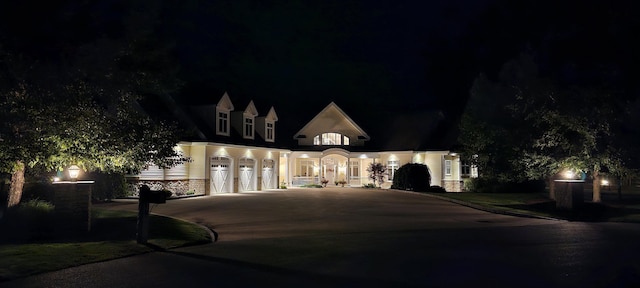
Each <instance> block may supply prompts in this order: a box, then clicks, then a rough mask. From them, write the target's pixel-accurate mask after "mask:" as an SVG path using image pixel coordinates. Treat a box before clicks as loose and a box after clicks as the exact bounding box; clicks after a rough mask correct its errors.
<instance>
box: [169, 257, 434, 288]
mask: <svg viewBox="0 0 640 288" xmlns="http://www.w3.org/2000/svg"><path fill="white" fill-rule="evenodd" d="M165 253H170V254H174V255H179V256H183V257H190V258H194V259H199V260H203V261H208V262H216V263H222V264H226V265H230V266H236V267H239V268H248V269H253V270H257V271H262V272H267V273H272V274H277V275H282V276H285V277H286V278H287V279H288V280H287V282H289V283H304V287H422V286H415V285H410V284H407V283H399V282H394V281H389V280H381V279H375V277H372V278H355V277H345V276H335V275H325V274H320V273H313V272H308V271H301V270H295V269H288V268H282V267H277V266H271V265H265V264H259V263H252V262H246V261H241V260H234V259H228V258H222V257H212V256H206V255H199V254H191V253H186V252H179V251H167V252H165ZM217 284H218V285H223V284H230V283H217ZM284 287H288V285H285V286H284Z"/></svg>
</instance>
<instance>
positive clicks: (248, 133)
mask: <svg viewBox="0 0 640 288" xmlns="http://www.w3.org/2000/svg"><path fill="white" fill-rule="evenodd" d="M243 134H244V138H248V139H253V118H250V117H245V118H244V133H243Z"/></svg>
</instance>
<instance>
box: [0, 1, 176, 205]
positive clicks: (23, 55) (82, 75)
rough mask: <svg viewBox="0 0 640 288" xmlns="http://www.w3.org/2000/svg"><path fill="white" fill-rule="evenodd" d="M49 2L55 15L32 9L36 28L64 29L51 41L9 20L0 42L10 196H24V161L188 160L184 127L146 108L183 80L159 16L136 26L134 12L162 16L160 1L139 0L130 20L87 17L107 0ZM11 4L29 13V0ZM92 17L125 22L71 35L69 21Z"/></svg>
mask: <svg viewBox="0 0 640 288" xmlns="http://www.w3.org/2000/svg"><path fill="white" fill-rule="evenodd" d="M5 4H6V3H5ZM50 4H51V5H52V7H50V8H51V10H52V11H49V12H50V13H51V15H54V16H50V15H49V14H47V15H49V16H43V17H45V18H44V19H35V18H32V17H30V16H28V15H27V14H25V15H24V16H25V17H26V19H29V20H32V22H30V26H29V29H35V30H36V31H32V32H34V33H35V34H41V33H42V31H41V30H49V29H50V28H51V31H53V32H51V33H54V34H55V33H58V34H57V35H49V36H48V37H46V38H47V39H48V40H49V41H51V42H50V43H46V46H39V47H34V45H36V44H41V43H38V41H41V39H40V38H37V40H30V39H25V38H24V36H23V35H22V34H20V33H13V32H12V31H7V30H0V39H3V40H6V41H5V43H8V45H7V46H5V47H0V81H2V82H1V83H0V111H3V113H2V114H0V135H2V136H1V137H2V141H0V171H3V172H9V173H11V183H10V191H9V201H8V203H7V204H8V206H13V205H16V204H18V203H19V201H20V198H21V194H22V187H23V184H24V181H25V179H24V175H25V169H30V168H38V169H42V170H45V171H56V170H58V171H60V170H62V169H63V168H64V167H67V166H69V165H71V164H77V165H79V166H80V167H82V168H83V169H85V170H87V171H93V170H100V171H107V172H119V173H124V172H131V171H137V170H139V169H141V168H143V167H144V166H145V165H147V164H148V163H149V162H153V163H155V164H157V165H159V166H160V167H169V166H171V165H173V164H175V163H176V162H180V161H182V160H183V159H180V157H179V155H178V154H177V153H176V152H175V151H174V150H173V148H174V147H175V144H176V143H177V142H178V140H179V134H178V130H177V129H176V127H175V126H174V125H173V124H171V123H170V122H167V121H162V120H161V119H159V118H154V117H152V116H153V115H148V114H146V113H145V112H144V111H143V109H142V108H141V107H140V105H139V103H140V102H139V101H140V100H141V99H143V98H145V97H153V96H154V95H158V94H165V93H170V92H171V91H173V90H174V89H175V88H176V87H177V85H176V83H177V81H176V79H175V76H172V75H173V74H174V72H175V68H174V67H176V65H172V63H170V62H168V61H167V59H172V58H171V57H170V54H168V52H170V51H169V47H168V46H167V45H150V44H152V43H153V42H158V41H157V39H156V38H155V36H154V34H153V33H152V32H153V26H149V25H146V26H144V25H143V26H136V27H131V26H127V25H133V24H136V23H137V24H136V25H138V24H140V21H133V19H141V18H144V17H146V16H150V17H152V18H153V17H154V15H155V14H154V13H156V12H157V9H147V10H142V11H145V12H144V13H143V14H141V13H140V11H141V9H139V8H140V7H137V6H135V5H134V4H131V6H127V7H128V9H129V10H127V11H126V12H127V13H124V14H125V15H128V16H127V17H123V18H122V19H120V21H121V22H119V23H111V24H109V23H107V24H104V23H103V22H101V21H102V20H105V19H104V18H101V17H97V19H91V20H87V19H86V18H84V17H82V15H83V14H82V13H83V12H84V9H92V8H95V7H88V6H91V5H98V6H99V5H100V4H99V3H84V4H80V5H79V6H68V5H61V4H53V3H50ZM147 4H152V3H151V2H149V3H147ZM6 5H9V4H6ZM6 5H4V4H3V7H1V8H8V7H4V6H6ZM16 5H17V4H16ZM69 7H71V8H69ZM9 8H16V9H13V10H12V9H8V10H6V9H0V10H3V11H14V12H15V11H18V12H20V11H22V12H23V13H26V12H25V11H23V10H21V9H20V8H21V7H9ZM22 8H24V7H22ZM147 8H154V7H153V6H150V7H147ZM69 9H71V11H69ZM18 14H20V13H18ZM61 15H64V17H62V16H61ZM69 15H71V16H73V15H75V16H77V17H71V16H69ZM57 16H61V17H59V18H56V17H57ZM156 16H157V15H156ZM0 18H3V17H0ZM50 18H53V19H50ZM3 19H4V18H3ZM10 19H13V18H11V17H8V18H7V19H4V20H5V21H9V20H10ZM61 19H62V20H61ZM69 19H72V20H69ZM77 19H80V20H77ZM76 20H77V21H78V22H76ZM83 21H89V22H91V21H95V22H91V23H84V22H83ZM79 22H81V23H79ZM127 23H133V24H127ZM148 23H154V22H153V21H149V22H148ZM89 24H91V25H95V26H98V27H99V28H104V29H105V30H109V29H115V30H118V29H116V28H118V27H120V30H118V31H119V32H117V33H115V32H114V34H115V35H106V36H105V35H104V34H101V33H96V31H80V32H84V33H79V34H78V35H76V34H74V33H71V34H72V35H73V38H69V37H70V36H69V35H68V33H69V32H70V31H68V30H65V29H62V28H66V27H73V29H84V28H85V27H86V25H89ZM48 25H52V26H53V27H48ZM69 25H70V26H69ZM91 25H89V27H93V26H91ZM101 25H103V26H108V27H102V26H101ZM3 26H4V27H10V25H9V26H7V25H3ZM78 27H80V28H78ZM122 27H125V28H122ZM97 30H100V29H97ZM109 31H111V30H109ZM76 32H78V31H76ZM97 32H103V31H97ZM76 37H77V38H76ZM33 41H36V42H33ZM42 44H45V43H42ZM42 47H47V49H44V48H42Z"/></svg>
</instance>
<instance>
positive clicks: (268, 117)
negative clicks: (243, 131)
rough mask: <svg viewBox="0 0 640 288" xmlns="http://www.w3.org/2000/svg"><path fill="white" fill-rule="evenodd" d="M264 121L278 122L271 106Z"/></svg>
mask: <svg viewBox="0 0 640 288" xmlns="http://www.w3.org/2000/svg"><path fill="white" fill-rule="evenodd" d="M264 118H265V120H269V121H274V122H275V121H278V115H277V114H276V110H275V109H274V108H273V106H271V108H270V109H269V113H267V116H264Z"/></svg>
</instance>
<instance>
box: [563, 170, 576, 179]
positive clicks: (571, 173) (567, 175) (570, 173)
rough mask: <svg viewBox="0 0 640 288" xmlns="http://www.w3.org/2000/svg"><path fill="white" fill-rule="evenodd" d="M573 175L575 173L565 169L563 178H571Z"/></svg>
mask: <svg viewBox="0 0 640 288" xmlns="http://www.w3.org/2000/svg"><path fill="white" fill-rule="evenodd" d="M574 176H575V174H574V173H573V171H571V170H567V171H565V172H564V178H567V179H573V177H574Z"/></svg>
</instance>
